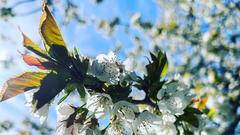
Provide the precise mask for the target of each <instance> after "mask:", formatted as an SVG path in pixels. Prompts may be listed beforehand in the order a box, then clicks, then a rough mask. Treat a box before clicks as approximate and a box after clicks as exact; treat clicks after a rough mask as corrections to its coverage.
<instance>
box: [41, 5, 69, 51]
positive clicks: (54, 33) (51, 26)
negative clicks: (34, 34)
mask: <svg viewBox="0 0 240 135" xmlns="http://www.w3.org/2000/svg"><path fill="white" fill-rule="evenodd" d="M40 34H41V36H42V38H43V41H44V45H45V48H46V50H47V51H49V48H50V47H51V46H52V45H60V46H65V42H64V40H63V38H62V35H61V32H60V30H59V28H58V26H57V23H56V21H55V19H54V18H53V16H52V14H51V12H50V10H49V9H48V7H47V5H46V4H45V3H44V4H43V13H42V16H41V19H40Z"/></svg>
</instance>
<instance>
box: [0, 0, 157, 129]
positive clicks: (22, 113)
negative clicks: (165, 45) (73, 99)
mask: <svg viewBox="0 0 240 135" xmlns="http://www.w3.org/2000/svg"><path fill="white" fill-rule="evenodd" d="M75 1H76V2H79V1H77V0H75ZM79 3H81V4H80V5H81V6H80V7H81V9H80V10H79V12H80V13H81V15H82V17H83V18H88V17H97V18H103V19H107V20H112V19H113V18H114V17H116V16H118V17H120V18H121V19H122V20H124V21H129V15H130V14H132V13H134V12H139V13H141V15H142V17H143V19H144V20H148V21H151V22H155V21H156V20H157V19H158V18H159V17H160V16H159V14H158V12H159V11H158V9H157V8H156V5H155V4H156V3H154V0H114V1H113V0H105V1H104V2H103V3H102V4H100V5H95V4H93V2H92V1H91V0H83V1H81V2H79ZM10 5H11V3H10ZM40 6H41V1H36V2H31V3H29V4H25V5H22V6H19V7H18V8H17V9H16V12H24V11H25V10H26V9H27V10H30V8H32V9H34V8H35V7H40ZM0 7H1V6H0ZM40 15H41V13H40V12H37V13H35V14H32V15H29V16H24V17H14V18H12V19H10V20H9V21H7V22H5V21H3V20H0V33H4V35H5V36H7V37H8V38H10V39H12V41H8V40H0V54H1V55H0V60H1V59H5V58H6V57H9V56H12V57H14V62H15V65H12V66H11V67H9V68H8V69H4V68H3V67H1V66H0V71H1V74H0V85H1V86H2V85H3V83H4V81H5V80H7V79H8V78H9V77H12V76H14V75H17V74H19V73H22V72H24V71H26V70H36V69H35V68H30V67H28V66H26V64H24V62H23V61H22V60H21V59H20V57H19V56H20V54H19V53H18V52H17V51H18V50H20V51H23V50H24V48H23V47H22V45H21V43H22V38H21V35H20V33H19V31H18V28H17V27H18V26H19V27H20V28H21V29H22V31H23V32H24V33H26V34H27V35H28V36H29V37H31V38H32V39H33V40H34V41H36V42H37V43H41V42H40V36H39V35H38V26H39V18H40ZM55 17H56V19H57V21H58V24H59V23H60V22H61V20H62V17H63V16H62V14H61V13H59V12H58V13H57V14H55ZM76 23H77V22H75V21H73V22H71V23H70V24H69V25H67V26H65V27H61V31H62V34H63V36H64V39H65V41H66V43H67V44H68V46H69V47H70V48H72V47H73V46H76V47H77V48H78V50H79V52H80V53H81V54H85V55H91V56H95V55H97V54H99V53H107V52H108V51H109V50H111V49H113V48H114V46H115V44H114V39H115V38H116V37H117V40H120V41H121V42H123V44H124V45H125V48H132V47H133V43H132V41H131V40H130V39H129V37H128V35H126V34H125V33H124V31H123V30H122V29H121V28H118V29H117V31H116V32H115V33H114V35H113V37H112V38H106V36H103V34H102V33H101V32H99V31H97V30H96V29H97V28H96V26H94V25H82V26H80V25H76ZM132 32H135V31H132ZM120 55H121V54H120ZM119 57H121V56H119ZM24 103H25V100H24V96H23V95H20V96H17V97H15V98H12V99H10V100H7V101H5V102H3V103H1V104H0V120H7V119H9V120H12V121H14V122H16V123H20V122H21V120H22V119H23V118H24V117H29V116H30V113H29V111H30V110H29V108H27V107H25V106H24ZM30 117H31V116H30ZM31 118H32V117H31ZM33 119H34V118H33ZM34 120H36V119H34ZM55 120H56V115H55V110H54V107H52V108H51V109H50V114H49V120H48V122H49V123H50V125H51V126H54V123H55Z"/></svg>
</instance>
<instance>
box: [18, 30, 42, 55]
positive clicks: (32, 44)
mask: <svg viewBox="0 0 240 135" xmlns="http://www.w3.org/2000/svg"><path fill="white" fill-rule="evenodd" d="M20 32H21V34H22V36H23V45H24V47H26V48H27V49H29V50H31V51H33V52H34V53H38V54H39V53H40V54H46V53H45V51H44V50H42V49H41V48H40V47H39V46H38V45H37V44H36V43H35V42H33V41H32V40H31V39H30V38H29V37H27V36H26V35H25V34H24V33H23V32H22V31H21V30H20Z"/></svg>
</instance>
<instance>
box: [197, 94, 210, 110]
mask: <svg viewBox="0 0 240 135" xmlns="http://www.w3.org/2000/svg"><path fill="white" fill-rule="evenodd" d="M207 101H208V96H206V97H204V98H201V99H200V102H198V105H197V108H198V109H199V110H202V109H204V108H205V107H206V104H207Z"/></svg>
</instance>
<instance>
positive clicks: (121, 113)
mask: <svg viewBox="0 0 240 135" xmlns="http://www.w3.org/2000/svg"><path fill="white" fill-rule="evenodd" d="M136 112H139V109H138V107H137V106H136V105H134V104H132V103H129V102H127V101H119V102H117V103H115V104H114V106H113V111H112V115H116V116H117V117H118V118H120V119H123V120H127V121H132V120H133V119H134V118H135V113H136Z"/></svg>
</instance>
